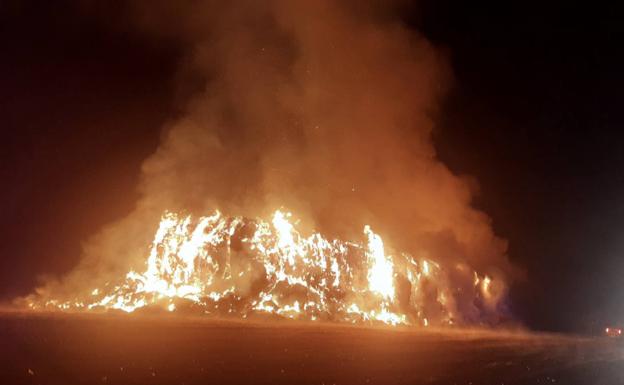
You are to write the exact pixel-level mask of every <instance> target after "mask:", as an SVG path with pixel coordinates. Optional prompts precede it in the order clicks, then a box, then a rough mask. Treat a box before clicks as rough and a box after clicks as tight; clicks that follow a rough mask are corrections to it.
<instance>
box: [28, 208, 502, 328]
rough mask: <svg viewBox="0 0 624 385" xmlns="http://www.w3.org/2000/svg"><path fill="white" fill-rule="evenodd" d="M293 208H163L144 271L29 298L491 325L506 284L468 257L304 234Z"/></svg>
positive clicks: (113, 306)
mask: <svg viewBox="0 0 624 385" xmlns="http://www.w3.org/2000/svg"><path fill="white" fill-rule="evenodd" d="M290 218H291V214H290V213H286V212H282V211H276V212H275V213H274V214H273V216H272V218H271V220H270V221H264V220H262V219H246V218H241V217H228V216H224V215H222V214H221V213H219V212H216V213H215V214H214V215H211V216H206V217H198V218H193V217H192V216H190V215H187V216H181V215H179V214H176V213H172V212H166V213H165V214H164V215H163V216H162V219H161V221H160V225H159V227H158V230H157V231H156V234H155V237H154V240H153V242H152V245H151V247H150V248H149V251H148V252H147V253H148V255H147V258H146V260H145V267H144V270H143V271H132V270H131V271H129V272H127V273H126V274H125V276H121V277H120V279H119V280H118V281H117V282H114V281H110V282H107V283H106V284H104V285H103V286H101V287H93V288H89V290H88V292H86V293H84V294H80V295H77V296H76V297H75V298H71V299H70V300H66V299H63V300H61V299H57V298H54V297H53V296H52V297H49V296H43V295H41V294H35V295H32V296H30V297H27V298H25V299H24V301H25V303H26V305H27V306H28V307H29V308H31V309H33V310H62V311H91V312H96V311H123V312H141V311H142V312H154V310H155V309H160V311H167V312H176V313H178V312H180V313H184V314H210V315H214V316H218V317H235V318H243V319H246V318H254V317H262V316H268V317H278V318H290V319H298V320H310V321H315V320H319V321H335V322H348V323H372V324H374V323H384V324H390V325H397V324H404V325H421V326H428V325H436V326H443V325H456V324H472V325H474V324H491V323H495V322H496V320H497V319H498V309H497V308H498V305H499V302H500V301H501V297H502V296H503V294H504V285H503V284H502V283H500V282H495V281H494V280H492V279H491V278H490V277H488V276H487V275H484V274H480V273H478V272H476V271H474V270H473V269H472V268H471V267H470V266H468V265H467V264H465V263H455V264H454V265H453V266H441V265H440V264H438V263H436V262H434V261H433V260H431V259H428V258H417V257H415V256H412V255H409V254H405V253H398V254H390V253H389V252H388V250H386V249H385V247H384V243H383V241H382V239H381V237H380V236H379V235H377V234H376V233H374V232H373V231H372V230H371V229H370V227H369V226H364V231H363V236H362V237H361V239H360V240H359V241H355V242H348V241H341V240H336V239H335V240H329V239H326V238H325V237H323V236H322V235H321V234H318V233H313V234H311V235H309V236H303V235H302V234H300V233H299V231H298V230H297V229H296V227H295V225H294V224H293V223H292V221H291V219H290Z"/></svg>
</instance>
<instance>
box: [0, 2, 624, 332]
mask: <svg viewBox="0 0 624 385" xmlns="http://www.w3.org/2000/svg"><path fill="white" fill-rule="evenodd" d="M549 4H550V5H548V6H545V5H543V4H541V3H540V2H531V1H511V2H493V1H492V2H488V1H476V2H475V1H473V2H466V1H451V0H438V1H435V0H431V1H425V2H420V3H419V5H418V6H413V7H407V8H406V9H408V10H409V11H406V12H405V20H406V21H407V22H409V23H410V24H412V25H414V26H417V27H418V28H420V29H421V30H422V31H423V32H424V33H425V35H426V36H427V37H428V38H429V39H431V40H432V41H434V42H435V43H436V44H437V45H439V46H441V47H443V48H444V49H445V50H446V51H447V52H448V53H449V57H450V60H451V64H452V68H453V72H454V77H455V81H454V87H453V89H452V90H451V92H450V94H449V95H448V97H447V98H446V101H445V104H444V107H443V110H442V114H441V119H440V121H439V122H438V127H437V128H436V131H435V137H434V138H435V141H436V146H437V149H438V151H439V155H440V157H441V159H442V160H443V161H444V162H445V163H446V164H448V165H449V166H450V167H451V169H453V170H454V171H455V172H457V173H460V174H470V175H473V176H475V177H476V178H477V179H478V180H479V182H480V186H481V192H480V195H479V197H478V199H477V205H478V206H479V207H480V208H483V209H484V210H485V211H486V212H487V213H488V214H490V215H491V216H492V218H493V223H494V228H495V230H496V231H497V233H498V234H500V235H501V236H503V237H505V238H507V239H508V240H509V241H510V256H511V258H512V259H513V260H514V261H515V262H516V263H517V264H518V265H519V266H522V267H523V268H524V269H526V271H527V280H526V281H525V282H520V283H517V284H515V285H514V286H513V288H512V292H511V298H510V301H511V303H512V308H513V310H514V312H515V313H516V314H517V316H518V318H520V319H521V320H523V321H524V322H525V323H526V324H528V325H529V326H531V327H534V328H538V329H550V330H580V331H582V330H587V329H588V328H589V326H590V324H591V322H596V323H597V324H599V325H601V324H602V323H604V322H611V321H613V320H615V321H617V320H623V321H624V307H623V306H622V305H621V303H620V301H619V294H620V293H622V292H624V287H623V286H624V283H622V282H623V281H622V280H621V279H620V275H621V274H622V272H624V258H623V256H624V239H622V233H623V232H624V200H622V199H621V196H622V195H623V194H624V169H623V166H624V142H623V140H624V134H623V133H622V130H621V126H622V124H623V123H624V116H623V115H622V111H621V109H620V108H619V107H620V106H621V104H622V102H623V101H624V95H622V92H623V91H622V90H624V72H623V71H622V68H624V55H623V53H622V49H621V40H620V35H621V29H622V28H623V27H622V24H621V17H620V15H621V14H620V13H619V12H618V10H617V9H615V8H613V9H609V8H608V7H607V6H604V7H603V6H602V5H601V4H599V3H597V2H592V4H591V6H590V5H587V4H586V5H584V6H583V5H579V6H576V7H575V6H574V5H573V4H572V3H571V2H549ZM0 48H1V50H2V54H1V56H0V113H1V117H2V118H1V120H0V122H1V123H0V124H1V127H2V140H1V141H0V146H1V147H0V177H1V180H2V189H1V190H0V199H1V201H2V204H1V205H0V215H1V217H2V222H1V224H0V234H1V235H0V264H1V265H0V298H4V299H7V298H11V297H13V296H15V295H21V294H25V293H28V292H29V291H30V290H32V288H33V286H34V285H35V283H36V278H37V276H38V275H40V274H42V273H56V274H58V273H62V272H65V271H67V270H69V269H71V268H72V267H73V266H74V265H75V263H76V262H77V261H78V259H79V255H80V247H81V242H82V241H84V240H85V239H86V238H87V237H88V236H89V235H91V234H93V233H94V232H96V231H97V230H98V229H99V228H100V227H101V226H102V225H104V224H105V223H107V222H110V221H112V220H114V219H117V218H119V217H121V216H123V215H124V214H125V213H127V212H128V211H129V210H130V208H131V207H132V204H133V203H134V201H135V199H136V197H137V192H136V182H137V177H138V175H139V167H140V163H141V161H142V160H143V159H144V158H146V157H147V156H148V155H149V154H150V153H151V152H153V151H154V150H155V148H156V146H157V144H158V141H159V135H160V129H161V127H162V124H163V123H164V122H165V121H166V120H167V119H171V118H172V117H173V116H174V115H175V113H176V111H177V109H178V107H179V106H180V104H181V103H182V102H183V100H184V96H183V95H180V93H179V92H177V91H176V89H175V87H174V85H173V84H174V74H175V68H176V63H177V60H178V59H179V50H178V49H177V48H176V47H175V46H173V45H172V44H170V43H167V42H164V41H162V42H154V41H148V40H146V39H145V38H143V37H141V36H139V35H132V34H129V33H128V32H127V30H125V32H124V30H123V29H121V28H111V27H110V25H107V23H104V22H102V18H93V17H91V16H88V15H85V14H84V13H81V12H80V11H78V10H77V8H76V7H74V6H73V5H72V4H71V2H65V1H58V2H54V5H52V4H49V3H48V2H35V1H32V2H29V1H24V2H17V1H15V2H12V1H9V2H2V3H0Z"/></svg>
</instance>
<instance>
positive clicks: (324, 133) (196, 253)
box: [26, 0, 514, 325]
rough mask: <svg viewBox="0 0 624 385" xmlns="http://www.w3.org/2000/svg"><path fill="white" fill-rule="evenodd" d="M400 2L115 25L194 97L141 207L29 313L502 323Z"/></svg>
mask: <svg viewBox="0 0 624 385" xmlns="http://www.w3.org/2000/svg"><path fill="white" fill-rule="evenodd" d="M394 5H396V4H393V2H378V1H352V2H351V1H346V2H336V1H332V0H302V1H283V0H275V1H268V2H257V1H246V0H243V1H236V2H223V1H210V0H208V1H202V2H194V1H191V2H188V1H187V2H175V3H172V2H170V1H149V2H141V1H138V2H129V3H128V5H127V7H126V8H125V9H124V12H123V15H124V16H123V17H127V18H129V19H128V20H125V21H126V22H124V23H118V25H125V26H128V25H130V26H132V27H130V29H131V30H132V32H133V33H140V34H143V35H144V36H146V38H149V39H153V40H154V41H155V42H157V43H158V42H160V41H161V40H160V39H163V40H162V41H165V42H167V43H168V44H170V43H171V42H174V43H175V44H176V47H178V48H179V49H180V51H181V52H182V54H183V58H182V60H181V62H182V65H181V66H180V70H179V73H177V74H176V76H175V78H176V79H178V80H180V82H179V83H180V84H181V85H180V88H181V91H180V94H181V95H186V96H187V98H188V101H187V103H185V107H184V108H183V109H182V110H181V111H180V113H179V114H178V115H177V116H176V118H175V119H172V120H171V121H170V122H169V123H167V124H166V127H165V128H164V131H163V136H162V140H161V143H160V145H159V146H158V148H157V149H156V150H155V152H154V153H153V154H152V155H151V156H150V157H149V158H148V159H146V161H145V162H144V163H143V166H142V170H141V171H142V173H141V182H140V193H141V197H140V199H139V201H138V202H137V204H136V206H135V208H134V210H133V211H132V212H130V213H129V214H128V215H127V216H126V217H125V218H123V219H120V220H119V221H117V222H115V223H112V224H110V225H109V226H106V227H105V228H104V229H102V231H101V232H99V233H98V234H96V235H95V236H94V237H93V238H92V239H90V240H89V241H88V242H86V243H85V249H84V255H83V258H82V259H81V261H80V263H79V264H78V266H77V267H76V269H74V270H73V271H72V272H69V273H68V274H67V275H66V276H65V277H63V278H62V279H60V280H55V279H51V280H49V281H48V282H46V283H45V285H43V286H42V287H40V288H39V289H38V290H37V293H36V294H35V295H32V296H30V297H28V298H27V299H26V302H27V303H28V304H29V306H30V307H31V308H36V309H50V308H52V309H66V310H90V311H97V310H107V309H119V310H123V311H127V312H133V311H134V312H136V311H143V310H146V309H151V308H160V309H167V310H170V311H174V312H185V311H188V312H199V313H202V314H205V313H208V314H216V315H219V316H235V317H243V318H246V317H251V316H257V315H270V316H277V317H279V316H281V317H286V318H296V319H305V320H328V321H332V320H335V321H345V322H356V323H357V322H374V321H379V322H384V323H389V324H412V325H428V324H434V325H449V324H461V323H483V322H487V323H489V322H496V320H497V319H498V317H499V316H500V306H499V305H500V303H501V299H502V297H503V296H504V292H505V288H506V282H507V281H508V278H509V277H511V276H513V274H514V271H513V270H514V268H513V266H511V264H510V262H509V260H508V259H507V256H506V248H507V245H506V242H505V241H504V240H502V239H500V238H498V237H497V236H496V235H495V233H494V231H493V230H492V227H491V223H490V219H489V218H488V217H487V215H485V214H484V213H482V212H480V211H479V210H476V209H475V208H474V207H472V204H471V203H472V197H473V193H474V191H475V187H474V186H475V183H472V182H470V181H471V179H469V178H464V177H459V176H457V175H455V174H454V173H453V172H452V171H451V170H449V169H448V168H447V167H446V166H445V165H444V164H443V163H442V162H441V161H440V160H439V159H438V158H437V155H436V151H435V148H434V145H433V141H432V134H431V133H432V131H433V130H434V120H435V118H436V116H437V114H438V113H439V108H438V105H439V100H440V97H441V96H442V95H443V93H444V91H445V89H446V88H447V86H448V78H449V76H448V68H449V66H448V64H447V63H446V60H445V58H444V55H441V54H440V52H438V50H437V49H436V48H435V47H434V46H433V45H432V44H431V43H429V42H428V41H427V40H426V39H425V38H424V37H423V36H421V35H419V34H418V33H417V32H416V31H414V30H413V29H411V28H409V27H406V26H405V25H404V24H403V23H402V21H401V20H400V18H398V17H397V12H396V9H394V8H393V7H394ZM114 11H115V10H111V13H115V12H114ZM189 84H192V86H189ZM189 95H190V96H189ZM468 150H469V149H468ZM280 207H286V208H288V210H292V212H293V213H294V215H292V216H291V214H288V213H287V212H286V211H285V210H284V211H274V210H275V208H280ZM215 209H218V210H220V212H215V213H214V214H212V215H209V216H205V217H199V216H197V215H196V214H200V215H201V214H203V215H205V214H206V213H211V212H214V210H215ZM166 210H168V211H166ZM163 212H165V214H164V215H163ZM188 213H193V214H194V215H193V216H190V215H188ZM221 213H223V214H221ZM159 218H160V225H159V226H158V230H157V231H156V235H155V236H154V235H153V231H154V227H155V225H156V224H157V223H158V222H159ZM293 218H296V219H297V220H294V219H293ZM380 234H383V239H382V237H381V236H380ZM152 240H153V241H152ZM150 242H152V244H151V247H150V248H149V250H146V248H147V247H146V245H149V243H150Z"/></svg>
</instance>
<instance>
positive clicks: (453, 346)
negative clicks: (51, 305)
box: [0, 314, 624, 385]
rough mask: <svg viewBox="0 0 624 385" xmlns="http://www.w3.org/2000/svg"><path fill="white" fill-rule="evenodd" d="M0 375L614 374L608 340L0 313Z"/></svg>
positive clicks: (571, 378) (407, 379)
mask: <svg viewBox="0 0 624 385" xmlns="http://www.w3.org/2000/svg"><path fill="white" fill-rule="evenodd" d="M0 341H1V344H2V345H1V348H0V383H1V384H63V385H70V384H168V385H173V384H230V383H231V384H239V383H240V384H243V383H250V384H251V383H253V384H319V385H320V384H325V385H331V384H382V385H386V384H421V383H422V384H475V385H477V384H480V385H482V384H551V383H562V384H618V383H624V366H623V365H622V364H623V363H624V360H623V357H624V355H623V352H624V344H622V347H621V346H620V345H619V344H618V343H617V342H616V341H614V340H607V339H596V340H586V339H573V338H564V337H557V336H546V335H541V336H538V335H528V334H503V333H493V332H489V333H485V332H473V333H469V334H466V333H464V332H459V331H452V332H444V333H440V332H437V333H436V332H422V331H413V330H405V329H403V330H384V329H371V328H353V327H344V326H326V325H325V326H323V325H299V324H295V323H280V324H272V325H262V324H250V323H243V324H241V323H227V322H216V321H209V320H197V319H195V320H188V319H186V320H181V319H172V318H165V319H157V318H145V317H117V316H115V317H110V316H106V317H105V316H82V315H81V316H60V317H42V316H36V317H33V316H20V315H15V314H5V315H3V316H0Z"/></svg>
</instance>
